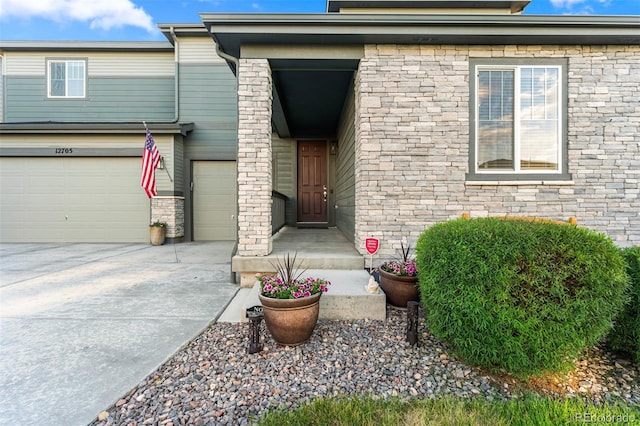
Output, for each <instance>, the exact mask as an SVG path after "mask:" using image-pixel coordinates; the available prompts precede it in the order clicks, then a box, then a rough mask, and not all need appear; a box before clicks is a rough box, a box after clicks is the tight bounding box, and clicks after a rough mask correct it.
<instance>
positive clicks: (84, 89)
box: [46, 57, 88, 99]
mask: <svg viewBox="0 0 640 426" xmlns="http://www.w3.org/2000/svg"><path fill="white" fill-rule="evenodd" d="M70 62H82V63H83V65H84V66H83V68H84V70H83V71H84V76H83V81H82V83H83V84H82V95H80V96H70V95H68V92H69V84H68V83H69V80H68V75H69V74H68V72H67V71H68V67H69V63H70ZM54 63H64V64H65V80H64V81H65V89H64V90H65V95H64V96H56V95H52V94H51V65H52V64H54ZM46 64H47V65H46V78H47V99H86V98H87V75H88V71H87V68H88V66H87V64H88V60H87V58H68V57H67V58H46Z"/></svg>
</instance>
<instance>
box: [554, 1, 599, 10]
mask: <svg viewBox="0 0 640 426" xmlns="http://www.w3.org/2000/svg"><path fill="white" fill-rule="evenodd" d="M550 1H551V5H552V6H553V7H556V8H560V9H572V8H573V7H574V6H586V7H587V8H590V5H589V3H591V4H593V3H601V4H605V5H606V4H608V3H610V1H611V0H550ZM583 3H587V4H586V5H583Z"/></svg>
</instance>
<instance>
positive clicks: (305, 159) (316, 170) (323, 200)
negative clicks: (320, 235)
mask: <svg viewBox="0 0 640 426" xmlns="http://www.w3.org/2000/svg"><path fill="white" fill-rule="evenodd" d="M298 222H307V223H313V222H316V223H317V222H327V144H326V142H325V141H300V142H298Z"/></svg>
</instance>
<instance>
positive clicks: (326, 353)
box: [91, 308, 640, 425]
mask: <svg viewBox="0 0 640 426" xmlns="http://www.w3.org/2000/svg"><path fill="white" fill-rule="evenodd" d="M387 314H388V318H387V320H386V321H368V320H358V321H328V320H320V321H319V322H318V324H317V326H316V329H315V331H314V333H313V335H312V337H311V340H310V341H309V342H307V343H305V344H303V345H301V346H297V347H282V346H278V345H276V344H275V342H273V340H271V338H270V336H269V335H268V332H267V331H266V329H263V330H262V331H263V332H262V341H263V343H264V345H265V348H264V350H263V351H262V352H259V353H257V354H253V355H250V354H248V353H247V346H248V337H247V336H248V329H249V325H248V324H246V323H239V324H229V323H216V324H213V325H212V326H211V327H209V328H208V329H207V330H205V331H204V332H203V333H202V334H201V335H200V336H198V337H197V338H196V339H194V340H193V341H192V342H190V343H189V344H188V345H187V346H185V347H184V348H183V349H182V350H180V351H179V352H178V353H176V354H175V355H174V356H173V357H172V358H171V359H170V360H169V361H167V362H166V363H165V364H163V365H162V366H161V367H160V368H159V369H158V370H156V371H155V372H154V373H152V374H151V375H150V376H149V377H147V378H146V379H145V380H144V381H143V382H142V383H140V384H139V385H138V386H137V387H135V388H134V389H132V390H131V391H130V392H129V393H128V394H126V395H125V396H123V397H122V398H121V399H120V400H119V401H118V402H116V404H115V405H114V406H112V407H110V408H109V409H108V410H106V411H104V412H102V413H100V414H99V416H98V419H97V420H95V421H94V422H93V423H91V424H92V425H116V424H117V425H187V424H188V425H225V424H228V425H245V424H251V422H252V421H255V420H256V419H257V418H258V417H259V416H261V415H264V414H265V413H266V412H267V411H268V410H269V409H271V408H275V407H281V408H282V407H287V408H294V407H297V406H299V405H301V404H303V403H305V402H307V401H310V400H312V399H314V398H318V397H330V396H339V395H370V396H373V397H375V398H385V397H390V396H398V397H400V398H431V397H434V396H441V395H457V396H461V397H469V398H471V397H482V398H485V399H490V400H495V399H508V398H514V397H519V396H521V395H522V393H523V392H524V391H525V390H526V389H531V388H534V389H536V390H537V391H538V393H540V394H547V395H552V396H558V395H561V396H568V397H572V396H579V397H584V398H587V399H590V400H592V401H594V402H600V401H605V400H620V399H622V400H625V401H626V402H628V403H630V404H632V405H640V368H639V367H638V366H636V365H634V364H632V363H631V362H629V361H625V360H623V359H618V358H615V357H614V356H613V355H611V354H609V353H606V352H604V351H602V350H599V349H591V350H589V351H587V353H585V355H584V357H583V358H582V359H581V360H580V361H579V362H578V366H577V368H576V369H575V370H574V371H573V372H571V373H570V374H569V375H566V376H564V377H562V378H548V379H546V380H544V381H534V382H532V383H529V384H527V386H525V384H523V383H521V382H519V381H517V380H515V379H513V378H510V377H508V376H506V375H504V376H502V375H493V374H488V373H486V372H483V371H482V370H481V369H479V368H474V367H469V366H467V365H465V364H464V363H462V362H460V361H458V360H456V359H455V358H454V357H452V356H450V355H448V353H447V349H446V346H445V345H443V344H442V343H441V342H439V341H438V340H437V339H435V338H434V337H432V336H431V335H430V334H429V332H428V329H427V328H426V325H425V324H424V322H425V321H424V318H423V316H422V312H421V313H420V314H421V317H420V324H419V342H418V345H417V346H411V345H409V344H408V343H406V341H405V330H406V313H405V312H404V311H401V310H398V309H393V308H388V312H387Z"/></svg>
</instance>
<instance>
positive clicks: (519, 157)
mask: <svg viewBox="0 0 640 426" xmlns="http://www.w3.org/2000/svg"><path fill="white" fill-rule="evenodd" d="M471 69H472V75H473V76H474V77H473V81H472V83H471V93H472V96H473V102H471V114H470V115H471V126H472V128H471V131H470V134H471V155H470V161H469V162H470V164H469V166H470V167H469V168H470V170H471V173H470V174H469V176H468V178H469V179H470V180H519V179H525V180H532V179H536V180H537V179H545V180H551V179H556V180H558V179H570V177H569V175H568V174H567V161H566V158H567V154H566V150H567V147H566V137H565V136H564V135H565V133H566V132H565V130H564V129H565V122H566V119H565V114H566V102H565V100H564V97H566V94H565V93H566V90H565V89H564V85H565V83H564V80H565V79H564V69H565V66H564V62H563V63H559V62H558V61H557V60H549V61H544V60H535V61H534V60H528V61H525V60H517V61H509V60H503V61H495V62H480V61H479V60H477V61H474V62H472V64H471Z"/></svg>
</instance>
